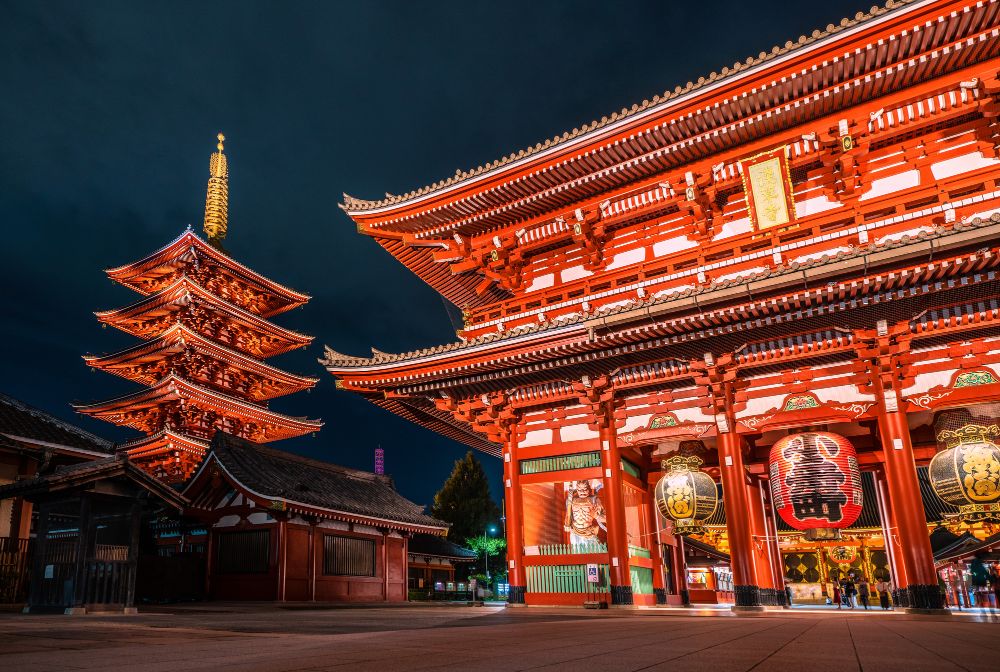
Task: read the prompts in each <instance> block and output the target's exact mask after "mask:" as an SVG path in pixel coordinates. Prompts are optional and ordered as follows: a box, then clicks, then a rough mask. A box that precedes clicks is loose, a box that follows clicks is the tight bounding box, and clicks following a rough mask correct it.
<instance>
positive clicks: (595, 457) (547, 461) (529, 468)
mask: <svg viewBox="0 0 1000 672" xmlns="http://www.w3.org/2000/svg"><path fill="white" fill-rule="evenodd" d="M519 464H520V469H521V473H522V474H542V473H545V472H547V471H565V470H568V469H586V468H588V467H599V466H601V453H600V451H594V452H592V453H573V454H572V455H554V456H552V457H539V458H536V459H534V460H521V461H520V463H519Z"/></svg>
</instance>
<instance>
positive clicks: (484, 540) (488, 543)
mask: <svg viewBox="0 0 1000 672" xmlns="http://www.w3.org/2000/svg"><path fill="white" fill-rule="evenodd" d="M465 545H466V546H467V547H469V548H470V549H471V550H473V551H475V552H476V553H478V554H479V555H481V556H483V574H484V576H483V582H484V583H485V582H486V576H485V574H486V570H487V569H489V570H490V578H491V579H495V578H497V577H498V576H499V575H501V574H503V573H504V571H503V570H504V567H505V566H506V564H507V561H506V556H507V554H506V553H504V551H505V550H507V540H506V539H503V538H501V537H491V536H489V535H487V534H480V535H479V536H477V537H471V538H469V539H467V540H466V541H465ZM487 556H489V557H490V558H497V560H496V561H493V560H490V561H489V562H487V561H486V557H487ZM478 562H479V561H478V560H477V561H476V563H477V564H478Z"/></svg>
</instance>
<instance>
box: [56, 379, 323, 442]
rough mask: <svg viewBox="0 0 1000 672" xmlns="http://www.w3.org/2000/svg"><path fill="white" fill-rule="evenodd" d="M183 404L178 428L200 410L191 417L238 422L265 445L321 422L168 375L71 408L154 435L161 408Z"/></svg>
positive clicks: (196, 429) (194, 429) (194, 430)
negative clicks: (209, 416) (190, 412)
mask: <svg viewBox="0 0 1000 672" xmlns="http://www.w3.org/2000/svg"><path fill="white" fill-rule="evenodd" d="M180 401H183V402H184V405H185V406H186V407H187V408H186V409H184V410H183V411H181V410H179V413H180V415H181V416H182V419H181V420H179V421H178V422H180V424H181V425H184V424H186V423H188V420H187V419H184V418H183V416H186V415H187V412H186V411H188V410H190V408H191V407H194V408H195V409H197V410H199V411H201V413H200V414H198V413H196V414H194V415H195V416H197V417H195V419H201V417H200V416H201V415H204V414H207V413H212V414H215V415H216V416H217V418H221V419H222V420H223V424H224V425H225V424H226V422H229V424H233V423H234V422H235V423H238V424H239V425H240V426H241V427H243V428H244V429H243V430H242V431H243V432H244V433H247V434H249V436H248V437H247V438H250V439H252V440H254V441H258V442H262V443H266V442H268V441H277V440H279V439H288V438H292V437H295V436H301V435H303V434H306V433H309V432H315V431H318V430H319V428H320V427H322V426H323V423H322V422H321V421H319V420H310V419H307V418H301V417H298V418H297V417H291V416H288V415H283V414H281V413H277V412H275V411H272V410H270V409H268V408H266V407H265V406H260V405H258V404H254V403H251V402H248V401H243V400H242V399H238V398H236V397H232V396H230V395H228V394H222V393H221V392H216V391H214V390H210V389H208V388H206V387H202V386H200V385H196V384H195V383H192V382H190V381H188V380H185V379H183V378H181V377H179V376H177V375H174V374H171V375H168V376H167V377H166V378H164V379H162V380H161V381H159V382H158V383H156V384H155V385H153V386H152V387H150V388H147V389H144V390H139V391H138V392H133V393H132V394H127V395H125V396H122V397H118V398H116V399H109V400H108V401H103V402H99V403H94V404H78V405H74V408H75V409H76V410H77V411H79V412H80V413H83V414H85V415H90V416H92V417H95V418H99V419H101V420H105V421H107V422H111V423H114V424H117V425H125V426H127V427H132V428H133V429H137V430H139V431H143V432H147V433H154V432H157V431H159V430H160V429H162V428H163V423H164V422H166V420H167V418H166V416H167V415H168V412H167V410H166V409H164V408H163V407H164V406H165V405H168V404H170V403H171V402H180ZM217 428H218V427H215V426H214V425H212V426H211V427H207V428H206V427H204V426H197V425H192V426H187V427H185V429H184V431H185V433H190V434H196V435H197V434H204V435H205V436H204V438H206V439H207V438H209V435H210V434H211V433H214V430H215V429H217Z"/></svg>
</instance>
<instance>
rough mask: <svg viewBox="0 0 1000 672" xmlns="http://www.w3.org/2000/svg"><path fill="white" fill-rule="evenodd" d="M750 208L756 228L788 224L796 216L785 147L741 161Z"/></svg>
mask: <svg viewBox="0 0 1000 672" xmlns="http://www.w3.org/2000/svg"><path fill="white" fill-rule="evenodd" d="M740 166H741V168H742V170H743V189H744V191H745V192H746V198H747V210H748V211H749V213H750V221H751V223H752V224H753V226H754V228H755V229H756V230H758V231H759V230H760V229H767V228H770V227H772V226H781V225H783V224H788V223H789V222H791V221H792V220H793V219H795V201H794V200H793V199H792V183H791V174H790V172H789V170H788V159H787V158H786V153H785V148H784V147H780V148H778V149H775V150H772V151H770V152H765V153H763V154H758V155H757V156H754V157H751V158H749V159H746V160H744V161H741V162H740Z"/></svg>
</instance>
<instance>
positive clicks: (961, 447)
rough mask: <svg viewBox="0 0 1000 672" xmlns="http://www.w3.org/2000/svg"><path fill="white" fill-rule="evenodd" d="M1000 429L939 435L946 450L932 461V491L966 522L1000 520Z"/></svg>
mask: <svg viewBox="0 0 1000 672" xmlns="http://www.w3.org/2000/svg"><path fill="white" fill-rule="evenodd" d="M998 437H1000V426H997V425H995V424H994V425H980V424H968V425H964V426H962V427H959V428H957V429H946V430H944V431H941V432H939V433H938V436H937V439H938V441H939V442H940V443H942V444H944V445H945V446H946V448H945V450H943V451H941V452H940V453H938V454H937V455H935V456H934V458H933V459H932V460H931V464H930V468H929V469H928V472H929V475H930V479H931V487H933V488H934V493H935V494H936V495H937V496H938V497H939V498H940V499H941V500H942V501H944V502H946V503H948V504H951V505H952V506H957V507H958V515H959V518H961V519H962V520H964V521H975V520H1000V446H997V438H998Z"/></svg>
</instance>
